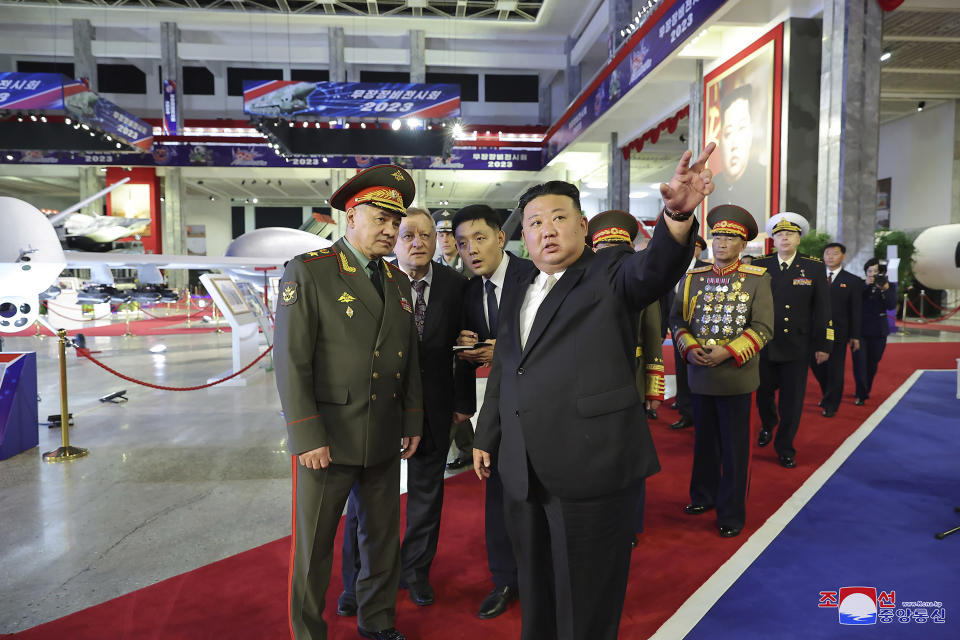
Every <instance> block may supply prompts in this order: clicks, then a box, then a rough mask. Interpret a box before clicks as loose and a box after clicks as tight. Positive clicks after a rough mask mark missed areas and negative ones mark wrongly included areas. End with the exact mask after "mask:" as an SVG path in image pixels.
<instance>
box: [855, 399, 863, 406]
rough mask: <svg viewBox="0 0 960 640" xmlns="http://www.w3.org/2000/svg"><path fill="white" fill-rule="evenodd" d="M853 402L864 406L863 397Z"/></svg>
mask: <svg viewBox="0 0 960 640" xmlns="http://www.w3.org/2000/svg"><path fill="white" fill-rule="evenodd" d="M853 404H855V405H857V406H858V407H862V406H863V405H864V402H863V398H857V399H856V400H854V401H853Z"/></svg>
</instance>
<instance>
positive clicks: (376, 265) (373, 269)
mask: <svg viewBox="0 0 960 640" xmlns="http://www.w3.org/2000/svg"><path fill="white" fill-rule="evenodd" d="M367 268H368V269H370V281H371V282H373V288H374V289H376V290H377V293H379V294H380V299H381V300H383V276H382V275H380V261H379V260H371V261H370V262H368V263H367Z"/></svg>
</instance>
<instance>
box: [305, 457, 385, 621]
mask: <svg viewBox="0 0 960 640" xmlns="http://www.w3.org/2000/svg"><path fill="white" fill-rule="evenodd" d="M293 464H294V466H295V469H294V474H295V481H294V482H295V484H294V499H295V503H294V504H295V507H294V522H295V524H296V528H295V529H294V536H293V567H292V570H291V584H290V623H291V627H292V629H293V632H294V634H295V636H296V638H297V639H298V640H303V639H304V638H309V639H311V640H317V639H324V638H326V637H327V624H326V622H324V620H323V608H324V602H325V597H326V592H327V587H328V586H329V584H330V570H331V567H332V565H333V552H334V549H333V540H334V537H335V535H336V533H337V526H338V525H339V523H340V516H341V514H343V507H344V504H345V503H346V502H347V497H348V496H349V495H350V494H351V489H352V493H353V495H354V497H355V499H354V500H351V502H353V503H354V505H355V512H356V515H357V522H358V527H359V531H358V533H357V534H355V535H356V536H357V538H358V539H359V541H360V544H359V556H360V557H361V559H362V560H361V563H360V564H361V565H362V567H363V568H362V569H361V570H360V572H359V574H358V576H357V578H356V597H357V605H358V615H359V618H358V623H359V625H360V626H361V627H363V628H364V629H369V630H372V631H379V630H382V629H388V628H390V627H392V626H394V617H395V615H396V604H397V586H398V584H399V581H400V457H399V455H398V456H397V458H396V459H395V460H391V461H389V462H386V463H384V464H381V465H377V466H375V467H354V466H347V465H338V464H331V465H330V466H329V467H327V468H326V469H320V470H313V469H307V468H306V467H304V466H302V465H300V464H298V463H297V462H296V457H294V458H293Z"/></svg>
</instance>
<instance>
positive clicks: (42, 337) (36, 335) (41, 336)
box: [33, 320, 47, 340]
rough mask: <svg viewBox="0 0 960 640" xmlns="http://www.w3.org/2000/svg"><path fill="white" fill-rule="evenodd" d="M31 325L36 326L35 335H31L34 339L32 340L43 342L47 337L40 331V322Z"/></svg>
mask: <svg viewBox="0 0 960 640" xmlns="http://www.w3.org/2000/svg"><path fill="white" fill-rule="evenodd" d="M33 324H35V325H37V332H36V333H35V334H33V337H34V338H39V339H41V340H43V339H44V338H46V337H47V336H45V335H43V332H42V331H40V321H39V320H37V321H36V322H34V323H33Z"/></svg>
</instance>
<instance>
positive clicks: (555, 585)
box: [504, 469, 638, 640]
mask: <svg viewBox="0 0 960 640" xmlns="http://www.w3.org/2000/svg"><path fill="white" fill-rule="evenodd" d="M637 491H638V487H631V488H629V489H627V490H623V491H619V492H617V493H614V494H611V495H607V496H598V497H596V498H591V499H589V500H563V499H560V498H557V497H556V496H553V495H551V494H550V493H549V492H548V491H547V490H546V489H545V488H544V487H543V485H542V484H541V483H540V481H539V480H538V479H537V478H536V474H535V473H534V472H533V470H532V469H531V471H530V492H529V496H528V498H527V499H526V500H518V499H516V498H514V497H512V496H511V495H510V494H509V493H507V494H506V496H505V499H504V507H505V511H506V514H507V522H508V526H509V528H510V536H511V538H512V540H513V543H514V550H515V552H516V557H517V564H518V566H519V569H520V602H521V603H522V631H521V636H520V637H521V639H522V640H616V637H617V629H618V628H619V626H620V615H621V613H622V612H623V599H624V597H625V595H626V589H627V577H628V575H629V572H630V552H631V550H632V547H631V544H630V543H631V541H632V540H633V526H634V511H635V509H636V505H637Z"/></svg>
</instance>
